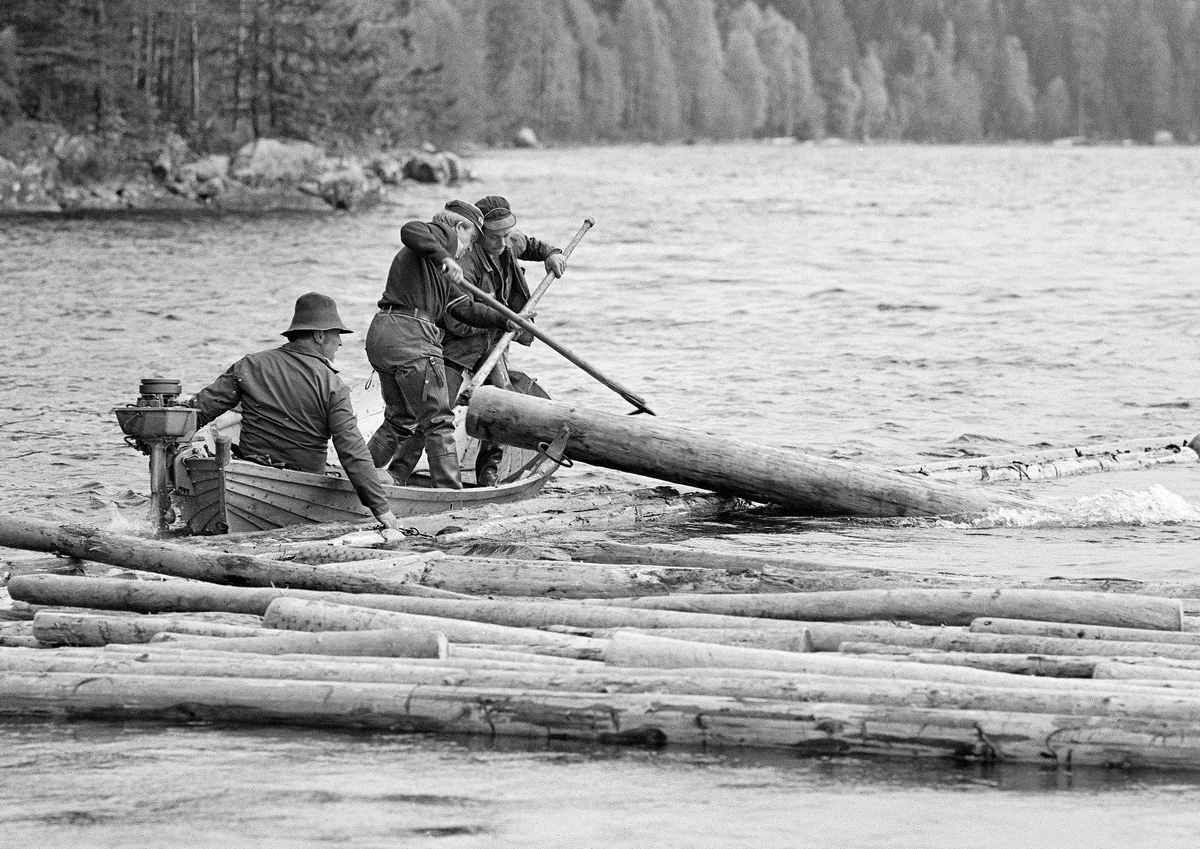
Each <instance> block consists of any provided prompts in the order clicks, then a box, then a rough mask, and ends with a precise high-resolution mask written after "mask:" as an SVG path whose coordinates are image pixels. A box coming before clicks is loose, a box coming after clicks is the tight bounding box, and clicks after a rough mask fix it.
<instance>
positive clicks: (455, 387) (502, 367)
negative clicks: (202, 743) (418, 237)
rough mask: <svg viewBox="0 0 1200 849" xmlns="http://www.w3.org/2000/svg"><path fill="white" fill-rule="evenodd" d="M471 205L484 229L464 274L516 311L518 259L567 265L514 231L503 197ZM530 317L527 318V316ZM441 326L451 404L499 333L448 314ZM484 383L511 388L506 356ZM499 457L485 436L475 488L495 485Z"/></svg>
mask: <svg viewBox="0 0 1200 849" xmlns="http://www.w3.org/2000/svg"><path fill="white" fill-rule="evenodd" d="M475 206H477V207H478V208H479V210H480V211H481V212H482V213H483V228H482V231H481V233H480V237H479V238H478V239H477V240H476V243H475V244H474V245H472V247H471V250H470V251H468V252H467V255H466V256H465V257H464V259H463V263H462V267H463V276H464V277H465V278H466V279H467V280H469V281H471V282H472V283H474V284H475V285H476V286H478V287H479V288H480V289H482V290H484V291H485V292H487V293H488V294H490V295H494V296H495V297H496V299H497V300H499V301H500V302H501V303H503V304H504V305H505V306H507V307H509V308H510V309H511V310H513V312H521V310H523V309H524V308H525V305H526V304H527V303H528V301H529V286H528V284H526V282H525V272H524V270H523V269H522V268H521V266H520V265H519V264H518V262H517V261H518V260H525V261H538V262H543V263H545V266H546V270H547V271H548V272H550V273H552V274H553V275H554V276H555V277H561V276H562V273H563V271H564V270H565V269H566V260H565V258H564V257H563V252H562V251H561V250H560V249H559V248H556V247H554V246H553V245H549V244H546V243H545V242H542V241H539V240H537V239H535V238H533V237H531V236H525V235H523V234H521V233H519V232H518V231H516V230H514V229H513V228H514V226H515V225H516V223H517V217H516V216H515V215H514V214H513V212H512V209H511V208H510V207H509V204H508V201H507V200H505V199H504V198H502V197H500V196H498V195H489V196H487V197H485V198H483V199H482V200H480V201H478V202H477V203H476V204H475ZM529 317H530V318H532V315H531V316H529ZM441 326H442V328H443V329H444V330H445V332H446V336H445V339H444V340H443V341H442V351H443V354H444V356H445V361H446V379H447V382H448V386H447V390H448V395H449V397H450V402H451V403H454V400H455V398H457V397H458V392H459V390H460V389H461V388H462V384H463V382H464V380H465V379H466V378H467V377H468V375H469V374H470V373H471V372H473V371H475V369H476V368H478V367H479V365H480V364H481V362H482V361H483V360H484V359H486V357H487V355H488V353H489V352H490V350H491V347H492V345H494V344H495V343H496V341H497V340H498V339H499V338H500V335H501V333H502V332H503V331H497V330H489V329H487V328H478V327H471V326H469V325H467V324H465V323H463V322H460V321H455V320H454V317H453V316H446V317H445V318H443V320H442V324H441ZM515 339H516V341H517V342H519V343H521V344H523V345H528V344H530V343H531V342H532V341H533V337H532V336H531V335H529V334H527V333H526V332H524V331H521V332H518V334H517V336H516V337H515ZM485 382H486V383H487V384H488V385H491V386H498V387H500V388H502V389H511V388H512V385H511V383H510V381H509V378H508V359H507V356H505V357H503V358H501V360H500V361H499V362H498V363H497V364H496V367H495V368H494V369H493V370H492V373H491V374H490V375H489V376H488V378H487V380H486V381H485ZM503 456H504V449H503V446H501V445H500V444H498V443H494V442H490V441H488V440H484V441H482V442H481V443H480V445H479V456H478V457H477V458H476V461H475V480H476V481H477V482H478V484H479V485H480V486H493V485H495V484H496V483H497V478H498V472H499V469H500V461H501V460H502V459H503Z"/></svg>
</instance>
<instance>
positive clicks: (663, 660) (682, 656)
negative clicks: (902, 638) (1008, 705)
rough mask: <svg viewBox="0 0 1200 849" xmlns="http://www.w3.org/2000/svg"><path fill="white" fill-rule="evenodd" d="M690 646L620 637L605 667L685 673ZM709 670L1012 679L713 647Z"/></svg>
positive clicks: (1029, 682) (1046, 681) (1052, 682)
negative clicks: (678, 670)
mask: <svg viewBox="0 0 1200 849" xmlns="http://www.w3.org/2000/svg"><path fill="white" fill-rule="evenodd" d="M693 645H694V644H691V643H687V642H685V641H683V640H671V639H667V638H664V637H655V636H652V635H649V634H632V633H629V632H626V631H618V632H616V633H615V634H613V636H612V638H611V639H610V640H609V641H608V648H607V649H605V652H604V661H605V662H606V663H608V664H610V665H612V666H622V667H649V668H656V669H682V668H689V664H691V663H693V662H694V652H693V648H692V646H693ZM707 662H708V665H709V666H711V667H714V668H719V669H721V670H722V672H724V671H725V670H727V669H761V670H769V671H772V672H793V673H794V672H803V673H809V674H812V675H846V676H850V677H853V678H897V679H904V680H914V681H951V682H957V683H960V684H979V685H983V686H994V687H1004V686H1010V685H1011V684H1012V680H1013V678H1012V676H1011V675H1008V674H1006V673H1002V672H990V671H986V670H982V669H971V668H967V667H959V666H949V665H934V664H920V663H904V662H901V661H896V660H883V659H874V658H870V659H868V658H862V657H853V656H842V655H837V654H831V653H826V652H812V653H797V652H785V651H771V650H770V649H753V648H741V647H738V646H720V645H712V646H710V647H709V651H708V653H707ZM1069 684H1071V682H1069V681H1066V680H1064V679H1057V678H1032V677H1031V678H1027V679H1024V680H1023V682H1022V686H1027V687H1035V688H1037V689H1061V688H1062V687H1063V686H1064V685H1069Z"/></svg>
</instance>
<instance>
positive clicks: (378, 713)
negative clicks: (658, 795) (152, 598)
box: [0, 673, 1200, 768]
mask: <svg viewBox="0 0 1200 849" xmlns="http://www.w3.org/2000/svg"><path fill="white" fill-rule="evenodd" d="M0 713H3V714H5V715H9V716H67V717H103V718H105V719H110V720H111V719H157V720H166V721H189V722H191V721H196V720H217V721H232V722H240V723H252V724H263V723H289V724H303V725H313V726H318V727H336V728H373V729H385V730H388V731H394V732H426V733H429V732H437V733H447V734H462V733H467V734H481V735H485V736H488V737H494V736H520V737H530V738H534V739H539V740H545V741H547V742H548V741H550V740H564V739H568V740H578V741H587V742H599V743H620V744H635V745H653V746H663V745H668V744H678V745H690V746H705V747H711V748H723V747H762V748H785V749H787V750H788V751H790V752H791V753H792V754H793V755H797V754H800V755H803V754H809V755H831V754H848V755H853V754H885V755H890V756H896V755H910V756H938V757H945V758H950V759H954V760H964V759H967V760H983V761H988V762H993V761H1022V762H1031V763H1039V764H1043V765H1049V764H1060V765H1062V766H1079V765H1085V764H1086V765H1097V766H1106V767H1159V768H1180V767H1190V768H1194V767H1197V766H1200V737H1197V735H1196V734H1195V727H1194V725H1193V724H1192V723H1180V722H1168V721H1162V720H1152V719H1142V718H1137V719H1126V718H1122V717H1072V716H1066V715H1061V714H1037V713H1005V712H1001V711H975V710H945V709H935V708H907V707H900V708H898V707H876V706H864V705H849V704H844V703H818V704H803V703H801V704H797V703H795V702H777V701H761V702H754V703H748V702H745V701H744V700H739V699H731V698H722V697H719V696H674V697H671V698H664V697H663V696H662V695H659V694H605V695H600V694H596V693H582V694H580V693H553V692H546V691H532V692H527V691H521V690H510V689H475V688H461V687H432V686H425V685H418V686H405V685H391V684H354V683H340V682H328V681H322V682H314V681H274V680H262V679H215V678H188V677H174V676H148V675H142V676H137V675H100V676H97V675H90V674H73V673H51V674H45V675H23V674H13V675H6V676H4V677H3V678H0Z"/></svg>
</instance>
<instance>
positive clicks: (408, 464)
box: [387, 437, 425, 486]
mask: <svg viewBox="0 0 1200 849" xmlns="http://www.w3.org/2000/svg"><path fill="white" fill-rule="evenodd" d="M423 450H425V445H424V440H422V439H419V438H416V437H413V438H410V439H408V440H407V441H405V442H403V443H401V444H400V445H398V446H396V453H395V454H394V455H393V456H392V461H391V462H390V463H388V467H387V473H388V475H389V476H391V478H392V481H393V482H394V483H395V484H396V486H407V485H408V479H409V478H410V477H411V476H412V473H413V469H415V468H416V467H417V462H418V461H420V459H421V452H422V451H423Z"/></svg>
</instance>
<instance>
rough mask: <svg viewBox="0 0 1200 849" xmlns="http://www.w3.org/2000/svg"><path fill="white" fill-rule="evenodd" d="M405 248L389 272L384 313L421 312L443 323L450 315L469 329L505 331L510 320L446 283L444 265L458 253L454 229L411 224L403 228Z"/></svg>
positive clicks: (384, 293) (436, 224)
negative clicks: (447, 314) (444, 261)
mask: <svg viewBox="0 0 1200 849" xmlns="http://www.w3.org/2000/svg"><path fill="white" fill-rule="evenodd" d="M400 242H401V243H402V244H403V245H404V247H403V248H401V249H400V252H399V253H397V254H396V256H395V257H394V258H393V259H392V266H391V268H390V269H388V276H387V283H386V285H385V286H384V289H383V297H381V298H380V299H379V308H380V309H381V310H383V309H387V308H388V307H398V308H400V309H418V310H421V311H422V312H425V313H428V314H429V315H430V316H431V317H432V320H433V321H435V322H437V321H440V320H441V318H442V316H443V315H445V314H446V312H447V311H449V312H450V313H451V314H452V315H453V316H454V318H455V319H457V320H458V321H459V322H461V323H463V324H466V325H468V326H474V327H485V328H496V329H499V330H505V329H506V328H507V327H508V320H507V319H506V318H504V316H502V315H500V313H498V312H496V311H495V310H493V309H491V308H490V307H487V306H485V305H483V304H479V303H476V302H475V301H474V300H472V299H471V297H470V296H469V295H468V294H467V293H466V292H464V291H463V290H462V289H460V288H459V287H458V286H456V285H454V284H453V283H452V282H450V280H448V279H446V277H445V275H443V274H442V267H441V266H442V261H443V260H445V259H446V258H451V259H452V258H453V257H454V254H455V253H456V252H457V250H458V235H457V234H456V233H455V232H454V229H453V228H452V227H448V226H447V225H445V224H441V223H438V222H428V223H427V222H423V221H410V222H409V223H407V224H405V225H404V226H403V227H401V228H400Z"/></svg>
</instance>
